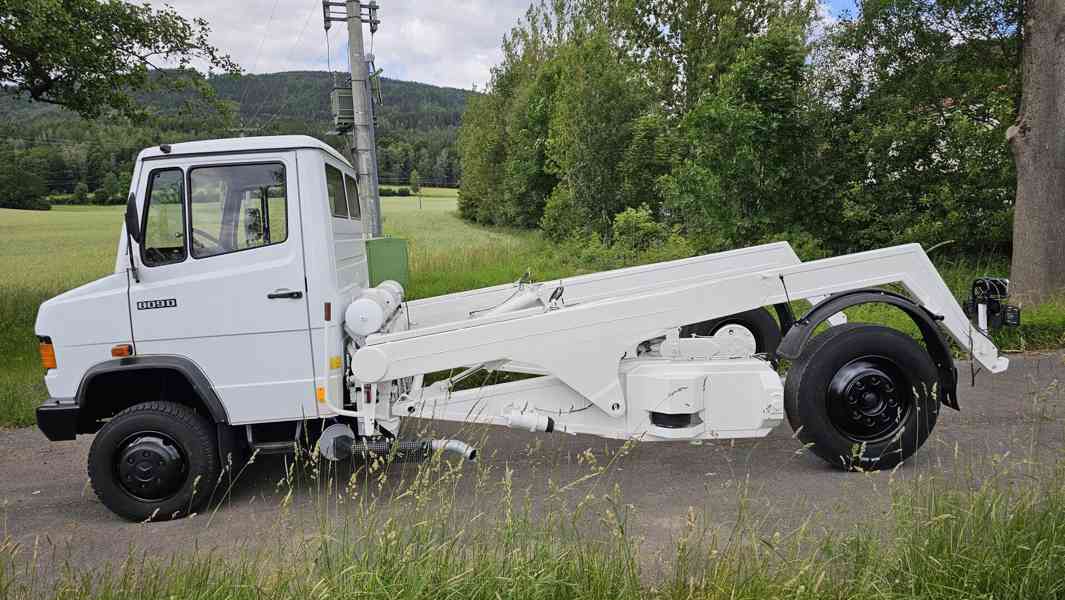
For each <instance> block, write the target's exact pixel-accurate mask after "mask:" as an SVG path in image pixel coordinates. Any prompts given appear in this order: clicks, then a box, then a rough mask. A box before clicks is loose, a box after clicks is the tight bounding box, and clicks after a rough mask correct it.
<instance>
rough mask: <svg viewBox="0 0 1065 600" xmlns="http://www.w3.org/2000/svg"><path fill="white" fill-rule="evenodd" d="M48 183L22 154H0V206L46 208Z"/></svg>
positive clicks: (47, 206)
mask: <svg viewBox="0 0 1065 600" xmlns="http://www.w3.org/2000/svg"><path fill="white" fill-rule="evenodd" d="M47 194H48V185H47V183H46V182H45V180H44V177H42V176H41V175H40V174H39V173H38V172H37V170H36V169H34V168H33V165H31V164H29V161H28V160H27V159H26V157H25V156H24V155H21V154H20V153H17V152H5V153H3V154H0V208H26V209H34V210H48V208H50V207H49V205H48V201H47V200H46V199H45V196H46V195H47Z"/></svg>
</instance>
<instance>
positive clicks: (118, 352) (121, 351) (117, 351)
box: [111, 344, 133, 358]
mask: <svg viewBox="0 0 1065 600" xmlns="http://www.w3.org/2000/svg"><path fill="white" fill-rule="evenodd" d="M111 356H114V357H115V358H122V357H123V356H133V344H118V345H117V346H111Z"/></svg>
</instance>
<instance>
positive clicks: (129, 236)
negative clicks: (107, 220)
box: [124, 193, 141, 283]
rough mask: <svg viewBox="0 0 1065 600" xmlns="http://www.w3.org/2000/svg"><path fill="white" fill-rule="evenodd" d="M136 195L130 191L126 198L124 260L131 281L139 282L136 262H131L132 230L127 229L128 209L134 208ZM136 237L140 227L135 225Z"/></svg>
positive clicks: (128, 220)
mask: <svg viewBox="0 0 1065 600" xmlns="http://www.w3.org/2000/svg"><path fill="white" fill-rule="evenodd" d="M135 198H136V197H135V196H134V195H133V194H132V193H131V194H130V195H129V199H127V200H126V226H125V228H124V229H125V230H126V261H127V262H128V263H129V271H130V274H131V275H133V281H134V282H136V283H140V282H141V277H140V273H139V272H138V271H137V263H135V262H133V238H134V236H133V232H132V231H130V230H129V223H130V219H129V211H130V209H131V208H133V209H134V210H136V208H135V205H134V199H135ZM137 230H138V231H137V237H138V238H139V237H140V227H139V226H138V227H137Z"/></svg>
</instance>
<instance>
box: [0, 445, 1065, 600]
mask: <svg viewBox="0 0 1065 600" xmlns="http://www.w3.org/2000/svg"><path fill="white" fill-rule="evenodd" d="M628 449H629V447H628V446H627V445H626V446H622V447H620V448H619V449H617V450H616V451H615V452H613V453H608V454H598V455H597V454H593V453H591V452H586V453H583V454H581V455H580V456H579V457H578V459H577V460H578V461H579V462H580V463H581V464H582V465H583V469H582V470H581V472H579V473H578V474H576V475H571V479H570V480H566V481H560V480H550V479H549V483H548V489H547V493H546V494H537V495H536V497H535V499H534V494H533V493H532V492H531V491H530V490H529V489H522V488H520V487H519V486H518V485H517V484H516V483H515V477H514V475H515V473H514V471H513V470H512V468H511V467H510V466H508V465H506V464H500V463H492V462H481V463H478V464H476V465H470V464H469V463H455V462H450V461H448V460H445V459H444V458H443V457H442V456H439V455H437V456H435V457H434V458H433V459H432V460H430V461H429V462H427V463H425V464H423V465H419V466H411V465H406V466H402V465H387V464H386V460H384V459H382V458H378V459H375V460H373V461H371V462H369V463H368V464H362V465H360V466H358V467H357V468H356V469H355V471H354V472H350V471H347V470H345V469H337V468H335V467H334V466H332V465H323V464H321V463H319V462H317V461H316V459H315V457H314V456H313V453H312V454H305V455H302V456H301V457H300V458H299V459H298V460H297V461H295V462H293V463H290V464H289V466H288V468H287V469H286V470H285V472H284V475H283V477H282V478H281V484H280V485H281V486H282V491H285V490H287V492H286V493H284V494H283V497H282V499H281V500H280V502H279V505H278V506H277V510H276V515H277V517H276V519H277V524H288V523H290V522H291V521H296V520H297V517H296V516H295V515H294V513H295V512H297V511H293V504H294V502H295V501H294V497H296V496H299V495H300V494H303V495H304V496H305V498H304V499H305V501H307V502H309V503H310V504H311V505H312V510H311V511H310V512H311V515H312V516H311V518H310V519H309V520H307V521H302V522H301V523H300V524H299V525H298V526H296V527H294V528H293V527H288V528H286V527H283V526H280V525H278V526H277V527H273V529H278V530H282V531H290V532H291V534H290V537H289V538H288V539H287V541H285V542H283V543H280V544H277V545H274V546H271V545H269V544H263V545H261V546H258V547H255V548H249V549H245V550H234V551H226V552H222V551H211V552H205V553H198V552H195V551H194V550H193V551H191V552H190V551H188V550H186V551H182V550H176V551H175V553H174V554H173V555H172V556H168V557H158V556H149V555H147V554H144V553H139V552H138V551H136V550H135V549H134V550H131V551H130V553H129V555H128V557H127V558H126V559H125V560H123V561H121V562H119V563H116V564H110V565H104V566H102V567H101V568H97V569H95V570H77V569H74V568H72V567H62V566H60V568H59V571H58V572H51V573H50V572H49V570H50V568H52V566H53V565H51V564H50V563H49V557H48V556H47V553H46V552H42V550H41V548H40V547H37V546H31V547H22V546H19V545H18V544H15V543H13V542H12V541H10V540H7V541H5V542H3V543H2V544H0V596H2V597H5V598H14V599H22V598H57V599H58V598H63V599H82V598H111V599H126V598H129V599H140V598H235V599H242V598H249V599H250V598H300V599H304V598H337V597H340V598H381V599H384V598H394V599H407V598H410V599H415V598H417V599H429V598H434V599H435V598H473V599H481V598H483V599H486V600H487V599H496V598H545V599H556V598H557V599H563V598H580V599H583V598H589V599H591V598H594V599H618V600H626V599H630V598H631V599H638V598H657V599H704V598H705V599H717V598H721V599H725V598H728V599H748V598H749V599H751V600H755V599H764V598H797V599H805V598H809V599H811V600H813V599H822V598H835V599H850V598H854V599H859V598H861V599H896V598H898V599H901V598H927V599H943V600H948V599H950V600H953V599H968V598H973V599H976V598H981V599H982V598H1024V599H1041V598H1047V599H1050V598H1060V597H1062V595H1063V594H1065V457H1061V456H1058V458H1057V462H1056V463H1055V462H1053V461H1051V462H1050V463H1049V464H1046V465H1042V466H1041V465H1036V464H1032V463H1025V464H1024V466H1023V470H1017V471H1014V470H1010V469H1009V468H1005V467H1002V466H1001V464H1000V465H999V468H998V469H997V470H995V471H993V472H991V473H990V474H988V473H984V474H982V476H981V477H977V476H975V475H969V472H968V471H966V470H965V469H964V467H962V468H959V471H958V472H956V473H955V474H954V477H953V478H952V477H950V476H949V474H948V476H947V477H945V478H938V477H924V476H922V477H919V478H917V479H916V480H910V481H895V482H891V483H889V484H886V485H885V489H886V490H891V492H890V493H892V494H893V496H892V501H891V505H890V508H889V510H888V512H887V513H886V514H885V513H880V512H879V511H877V512H876V513H875V514H874V515H872V516H871V517H870V519H869V521H870V522H871V523H872V525H871V526H870V525H867V526H862V527H855V528H853V529H849V530H846V529H845V530H842V531H837V532H835V533H828V534H823V533H822V532H819V531H815V529H814V528H813V527H811V526H809V525H800V526H799V527H797V528H794V529H792V530H789V531H773V530H772V529H771V525H772V524H771V523H769V522H767V521H765V520H764V519H763V518H761V517H759V515H758V514H756V512H755V511H754V510H753V509H751V508H749V507H747V506H746V501H745V496H744V494H743V493H740V495H739V502H740V505H741V511H740V516H739V517H738V519H737V521H736V522H735V524H734V525H732V526H730V527H728V528H724V529H722V528H719V527H715V526H713V525H712V524H711V523H710V521H709V520H708V518H707V515H706V514H705V513H702V512H700V511H697V510H695V509H689V512H688V516H687V519H686V521H685V523H683V524H682V525H681V526H680V527H679V529H678V530H677V531H676V534H675V536H674V538H673V539H674V541H673V543H672V545H671V546H670V548H669V549H668V551H666V553H665V555H664V557H663V558H662V559H661V560H660V561H659V562H658V563H657V564H659V568H657V569H653V568H649V565H651V564H653V563H654V562H655V561H654V560H653V558H654V557H652V556H649V553H648V552H647V551H645V550H644V549H643V546H642V539H641V537H640V535H639V532H640V530H639V529H638V528H637V527H635V526H634V521H635V519H636V518H637V517H638V516H639V515H637V514H635V512H634V510H635V509H633V508H632V507H631V506H629V505H627V504H626V503H625V500H624V498H623V496H622V494H621V492H619V491H618V489H617V488H613V487H610V484H609V475H610V474H611V473H612V472H614V470H615V469H616V468H617V467H619V466H623V465H624V461H625V458H626V455H627V453H628ZM883 475H884V476H885V478H888V479H889V480H890V478H891V475H890V474H883ZM213 518H214V516H213V515H200V516H198V517H196V519H199V521H196V520H192V521H188V522H187V526H188V527H195V526H197V524H198V523H199V524H200V525H203V524H204V523H206V524H207V525H206V526H209V524H210V522H211V519H213ZM205 519H206V520H205ZM147 526H148V527H151V526H152V525H150V524H149V525H147ZM271 528H272V527H269V524H267V527H264V529H271Z"/></svg>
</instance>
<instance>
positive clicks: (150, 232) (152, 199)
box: [141, 169, 187, 267]
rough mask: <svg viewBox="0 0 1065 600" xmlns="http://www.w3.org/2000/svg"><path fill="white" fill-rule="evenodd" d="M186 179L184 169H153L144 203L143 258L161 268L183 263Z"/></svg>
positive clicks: (151, 265)
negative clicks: (182, 170) (182, 171)
mask: <svg viewBox="0 0 1065 600" xmlns="http://www.w3.org/2000/svg"><path fill="white" fill-rule="evenodd" d="M184 204H185V178H184V176H183V174H182V173H181V169H162V170H158V171H152V174H151V178H150V179H149V180H148V193H147V195H146V196H145V202H144V211H145V214H144V243H143V244H142V245H141V260H142V261H143V262H144V264H145V265H146V266H149V267H158V266H161V265H169V264H173V263H179V262H181V261H183V260H185V257H186V256H187V254H186V250H185V211H184Z"/></svg>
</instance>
